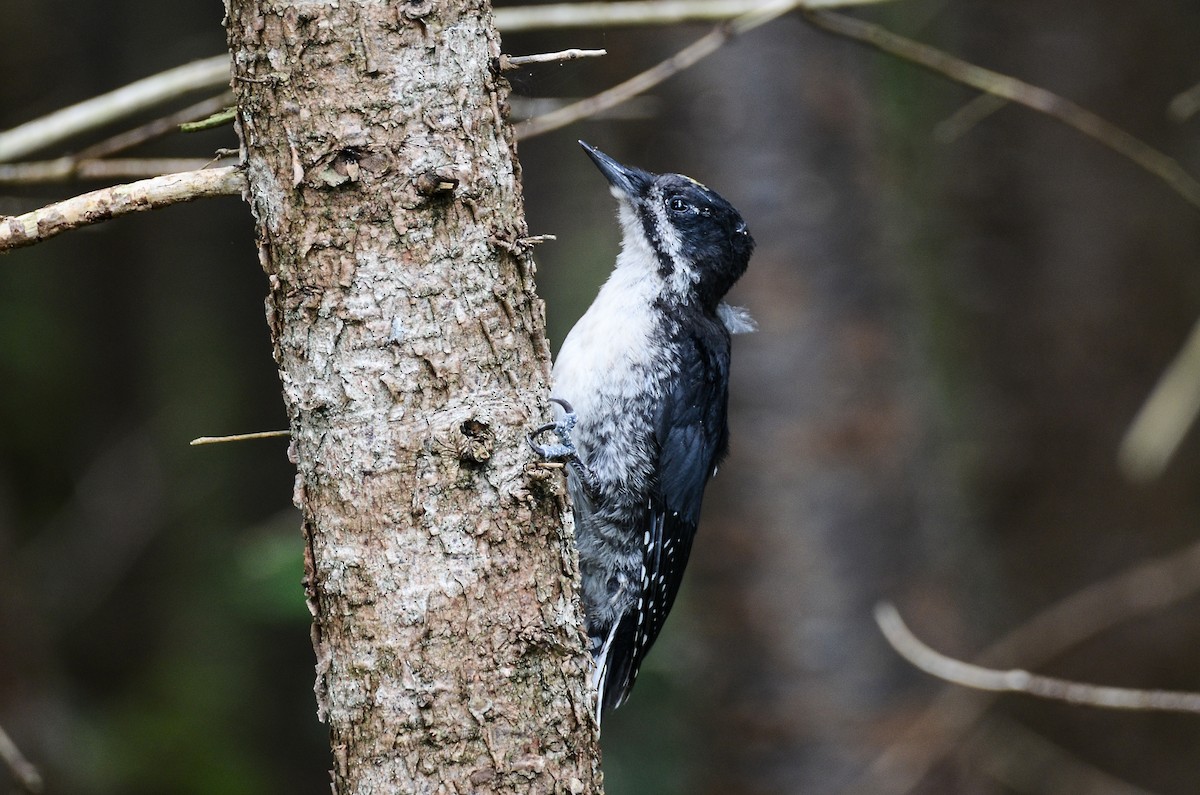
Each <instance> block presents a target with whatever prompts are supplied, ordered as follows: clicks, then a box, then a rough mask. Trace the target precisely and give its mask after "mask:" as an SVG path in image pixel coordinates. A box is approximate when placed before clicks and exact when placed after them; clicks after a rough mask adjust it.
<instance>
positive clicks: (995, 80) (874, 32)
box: [805, 11, 1200, 207]
mask: <svg viewBox="0 0 1200 795" xmlns="http://www.w3.org/2000/svg"><path fill="white" fill-rule="evenodd" d="M805 16H806V17H807V18H808V19H809V20H810V21H811V22H812V23H813V24H815V25H816V26H817V27H819V28H823V29H825V30H828V31H830V32H832V33H836V34H838V35H840V36H846V37H847V38H851V39H854V40H856V41H861V42H863V43H865V44H869V45H871V46H872V47H875V48H876V49H878V50H881V51H883V52H886V53H889V54H891V55H895V56H897V57H899V58H903V59H905V60H907V61H911V62H912V63H915V64H917V65H918V66H923V67H925V68H926V69H929V70H930V71H933V72H937V73H938V74H940V75H943V76H945V77H948V78H950V79H951V80H954V81H955V82H958V83H962V84H964V85H968V86H971V87H972V88H976V89H978V90H980V91H984V92H987V93H989V94H994V95H995V96H997V97H1001V98H1003V99H1007V100H1009V101H1010V102H1016V103H1017V104H1018V105H1024V106H1025V107H1027V108H1030V109H1031V110H1036V111H1038V112H1040V113H1044V114H1046V115H1047V116H1050V117H1052V118H1054V119H1057V120H1058V121H1060V122H1062V123H1063V124H1066V125H1067V126H1069V127H1073V128H1074V129H1076V130H1078V131H1079V132H1081V133H1083V134H1084V135H1086V136H1088V137H1089V138H1092V139H1095V140H1096V141H1099V142H1100V143H1102V144H1104V145H1105V146H1107V147H1108V148H1109V149H1112V150H1113V151H1115V152H1117V153H1118V154H1121V155H1124V156H1125V157H1127V158H1129V159H1130V160H1132V161H1133V162H1134V163H1136V164H1137V165H1139V166H1141V167H1142V168H1143V169H1144V170H1146V171H1148V172H1150V173H1151V174H1153V175H1154V176H1156V177H1158V178H1159V179H1161V180H1162V181H1163V182H1165V183H1167V185H1168V186H1170V187H1171V189H1172V190H1174V191H1175V192H1176V193H1178V194H1179V195H1180V196H1182V197H1183V198H1184V199H1185V200H1186V201H1187V202H1188V203H1190V204H1192V205H1194V206H1195V207H1200V182H1197V181H1196V179H1195V178H1194V177H1193V176H1192V175H1191V174H1189V173H1187V172H1186V171H1184V170H1183V168H1182V167H1181V166H1180V165H1179V163H1178V162H1177V161H1175V160H1174V159H1173V158H1170V157H1167V156H1166V155H1164V154H1163V153H1162V152H1159V151H1158V150H1157V149H1155V148H1154V147H1152V146H1150V145H1148V144H1146V143H1144V142H1142V141H1141V140H1139V139H1137V138H1135V137H1133V136H1132V135H1130V134H1129V133H1127V132H1125V131H1124V130H1122V129H1121V128H1120V127H1117V126H1116V125H1115V124H1112V123H1111V122H1108V121H1106V120H1104V119H1102V118H1101V117H1100V116H1097V115H1096V114H1095V113H1092V112H1091V111H1090V110H1085V109H1084V108H1082V107H1080V106H1079V105H1076V104H1075V103H1074V102H1071V101H1070V100H1067V99H1064V98H1062V97H1060V96H1058V95H1057V94H1054V93H1052V92H1050V91H1047V90H1046V89H1044V88H1039V87H1037V86H1032V85H1030V84H1028V83H1025V82H1022V81H1020V80H1017V79H1016V78H1014V77H1009V76H1008V75H1003V74H1000V73H999V72H993V71H992V70H990V69H984V68H983V67H980V66H976V65H974V64H971V63H968V62H966V61H964V60H962V59H961V58H956V57H954V56H953V55H950V54H949V53H946V52H943V51H941V50H939V49H937V48H935V47H930V46H929V45H927V44H921V43H919V42H916V41H913V40H912V39H907V38H905V37H903V36H900V35H897V34H895V33H892V32H891V31H889V30H887V29H886V28H883V27H881V26H879V25H875V24H872V23H870V22H864V21H862V20H859V19H854V18H852V17H847V16H843V15H841V14H833V13H830V12H828V11H806V12H805Z"/></svg>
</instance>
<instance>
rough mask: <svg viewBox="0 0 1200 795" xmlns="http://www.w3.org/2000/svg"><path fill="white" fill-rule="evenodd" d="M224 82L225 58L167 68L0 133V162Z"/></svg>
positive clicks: (226, 60) (227, 71)
mask: <svg viewBox="0 0 1200 795" xmlns="http://www.w3.org/2000/svg"><path fill="white" fill-rule="evenodd" d="M228 83H229V56H228V55H218V56H216V57H213V58H205V59H204V60H202V61H193V62H192V63H189V64H184V65H183V66H177V67H175V68H174V69H168V70H167V71H165V72H160V73H159V74H156V75H152V76H151V77H147V78H144V79H142V80H138V81H137V82H134V83H130V84H129V85H127V86H123V87H121V88H118V89H116V90H115V91H110V92H108V93H107V94H101V95H100V96H98V97H92V98H91V99H88V100H85V101H83V102H80V103H79V104H77V105H71V106H70V107H66V108H63V109H61V110H57V111H55V112H54V113H51V114H50V115H48V116H43V117H42V118H40V119H35V120H33V121H30V122H26V123H25V124H22V125H20V126H18V127H14V128H12V129H11V130H8V131H6V132H3V133H0V162H3V161H8V160H15V159H17V158H19V157H24V156H25V155H27V154H29V153H30V152H35V151H37V150H38V149H44V148H45V147H47V146H53V145H54V144H56V143H59V142H60V141H63V140H65V139H67V138H70V137H71V136H73V135H77V134H79V133H81V132H85V131H87V130H94V129H96V128H97V127H102V126H104V125H105V124H108V123H109V122H113V121H116V120H117V119H123V118H125V117H126V116H130V115H132V114H134V113H138V112H140V111H143V110H145V109H147V108H152V107H154V106H155V105H157V104H159V103H161V102H164V101H166V100H169V99H174V98H175V97H178V96H181V95H183V94H186V93H188V92H189V91H197V90H199V89H204V88H213V87H216V86H219V85H228Z"/></svg>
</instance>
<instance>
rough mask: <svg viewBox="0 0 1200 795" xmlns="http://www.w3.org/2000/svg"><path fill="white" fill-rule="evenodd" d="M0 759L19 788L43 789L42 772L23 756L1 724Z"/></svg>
mask: <svg viewBox="0 0 1200 795" xmlns="http://www.w3.org/2000/svg"><path fill="white" fill-rule="evenodd" d="M0 760H3V762H4V766H5V767H7V768H8V770H9V772H10V773H12V776H13V778H14V779H15V780H16V782H17V785H18V786H19V787H20V788H21V789H23V790H25V791H26V792H33V793H38V792H41V791H42V790H43V789H44V785H45V782H44V781H43V779H42V774H41V773H39V772H38V769H37V768H36V767H34V766H33V763H32V762H30V761H29V760H28V759H26V758H25V755H24V754H22V753H21V749H20V748H18V747H17V744H16V743H14V742H13V741H12V738H11V737H9V736H8V732H6V731H4V727H3V726H0Z"/></svg>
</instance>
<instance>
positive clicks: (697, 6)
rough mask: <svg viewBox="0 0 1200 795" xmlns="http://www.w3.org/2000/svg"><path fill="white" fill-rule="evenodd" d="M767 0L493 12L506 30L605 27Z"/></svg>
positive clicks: (812, 1)
mask: <svg viewBox="0 0 1200 795" xmlns="http://www.w3.org/2000/svg"><path fill="white" fill-rule="evenodd" d="M886 2H890V0H807V1H806V2H802V3H799V5H800V6H801V7H803V8H835V7H843V6H859V5H873V4H876V3H886ZM764 5H765V4H764V3H763V0H626V2H616V3H556V4H551V5H543V6H537V5H534V6H512V7H510V8H497V9H496V10H495V11H494V12H493V14H494V16H495V19H496V27H497V28H499V29H500V31H501V32H502V33H505V34H508V33H516V32H518V31H528V30H551V29H559V28H602V27H618V26H635V25H676V24H679V23H680V22H720V21H721V20H724V19H734V18H735V17H740V16H742V15H743V14H749V13H752V12H754V11H757V10H758V9H761V8H762V7H763V6H764Z"/></svg>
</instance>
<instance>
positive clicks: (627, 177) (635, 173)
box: [579, 141, 649, 198]
mask: <svg viewBox="0 0 1200 795" xmlns="http://www.w3.org/2000/svg"><path fill="white" fill-rule="evenodd" d="M579 145H580V146H582V147H583V151H585V152H587V153H588V157H590V158H591V159H592V162H593V163H595V164H596V168H598V169H600V173H601V174H603V175H604V177H605V179H607V180H608V184H610V185H612V187H613V194H614V195H617V196H618V198H619V197H620V195H621V194H624V195H625V196H628V197H630V198H632V197H634V196H637V195H638V194H639V193H641V191H642V189H643V188H645V186H646V182H647V178H648V176H649V175H648V174H646V172H644V171H642V170H641V169H637V168H628V167H627V166H623V165H621V164H620V163H618V162H617V161H616V160H613V159H612V158H611V157H609V156H608V155H606V154H604V153H603V152H601V151H600V150H599V149H597V148H596V147H594V146H590V145H588V144H586V143H584V142H583V141H580V142H579Z"/></svg>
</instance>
